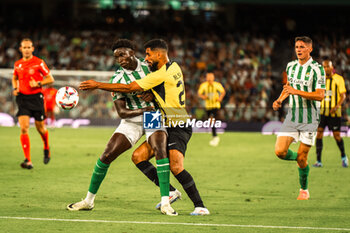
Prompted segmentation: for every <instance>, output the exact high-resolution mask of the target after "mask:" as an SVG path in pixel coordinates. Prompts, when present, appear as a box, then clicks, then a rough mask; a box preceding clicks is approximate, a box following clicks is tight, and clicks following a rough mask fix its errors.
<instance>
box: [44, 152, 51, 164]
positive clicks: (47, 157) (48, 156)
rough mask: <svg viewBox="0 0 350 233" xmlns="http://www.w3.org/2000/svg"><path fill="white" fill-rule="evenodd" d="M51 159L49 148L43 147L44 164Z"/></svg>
mask: <svg viewBox="0 0 350 233" xmlns="http://www.w3.org/2000/svg"><path fill="white" fill-rule="evenodd" d="M50 159H51V153H50V149H44V164H48V163H49V162H50Z"/></svg>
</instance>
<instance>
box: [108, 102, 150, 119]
mask: <svg viewBox="0 0 350 233" xmlns="http://www.w3.org/2000/svg"><path fill="white" fill-rule="evenodd" d="M114 106H115V108H116V109H117V112H118V115H119V116H120V117H121V118H122V119H125V118H130V117H135V116H140V115H142V114H143V112H145V111H153V110H154V108H153V107H152V106H149V107H146V108H140V109H133V110H131V109H128V108H126V100H125V99H117V100H116V101H114Z"/></svg>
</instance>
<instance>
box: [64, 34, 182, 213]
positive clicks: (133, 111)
mask: <svg viewBox="0 0 350 233" xmlns="http://www.w3.org/2000/svg"><path fill="white" fill-rule="evenodd" d="M112 49H113V51H114V56H115V58H116V60H117V62H118V63H119V64H120V67H119V69H117V70H116V72H115V74H114V75H113V77H112V78H111V80H110V82H111V83H124V84H128V83H130V82H133V81H135V80H140V79H142V78H144V77H145V76H146V75H147V74H148V73H149V70H148V65H147V63H146V62H144V61H141V60H140V59H137V58H136V57H135V52H134V50H135V46H134V44H133V43H132V42H131V41H129V40H126V39H119V40H117V41H116V42H115V43H114V45H113V48H112ZM112 96H113V100H114V104H115V107H116V109H117V111H118V114H119V116H120V117H121V118H122V120H121V123H120V125H119V126H118V128H117V129H116V130H115V132H114V134H113V135H112V137H111V139H110V140H109V142H108V144H107V146H106V148H105V151H104V152H103V154H102V155H101V157H100V158H99V159H98V160H97V162H96V165H95V168H94V171H93V174H92V177H91V182H90V186H89V190H88V193H87V196H86V198H85V199H84V200H82V201H80V202H77V203H72V204H69V205H68V206H67V209H68V210H72V211H75V210H91V209H93V207H94V199H95V196H96V193H97V191H98V189H99V187H100V185H101V183H102V181H103V179H104V178H105V176H106V174H107V171H108V168H109V166H110V164H111V163H112V162H113V161H114V160H115V159H116V158H117V157H118V156H119V155H121V154H122V153H123V152H125V151H126V150H128V149H130V148H131V147H132V146H134V145H135V144H136V143H137V141H138V140H139V139H140V138H141V137H142V135H143V134H146V138H147V140H148V142H149V143H150V145H151V146H152V149H153V150H154V151H155V156H158V157H159V156H163V157H166V154H167V152H166V139H167V133H166V131H165V129H164V128H160V129H159V130H154V131H145V130H144V129H143V124H142V123H143V118H142V114H143V112H145V111H153V110H154V105H153V103H151V102H146V101H144V100H143V99H142V98H139V97H138V93H130V94H123V93H118V92H113V93H112ZM138 168H139V169H140V170H141V171H143V172H144V169H147V170H148V171H147V173H145V172H144V173H145V175H146V176H147V177H148V178H149V179H151V180H152V181H153V182H154V183H155V184H157V185H159V186H161V185H162V182H163V183H164V181H162V180H161V179H160V180H159V181H158V177H157V171H156V169H155V168H154V166H153V165H152V164H150V163H148V164H147V167H145V164H143V166H142V168H141V167H139V166H138ZM162 169H163V168H162ZM169 185H170V184H169V176H168V184H167V186H166V187H165V188H167V190H168V196H167V197H166V198H165V199H166V202H168V203H169ZM161 188H162V187H161ZM170 189H172V190H174V191H176V190H175V188H173V187H172V186H170ZM178 193H179V192H178ZM180 195H181V194H180ZM165 214H168V215H175V214H176V212H174V211H173V210H172V212H169V213H168V212H167V213H165Z"/></svg>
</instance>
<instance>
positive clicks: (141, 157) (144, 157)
mask: <svg viewBox="0 0 350 233" xmlns="http://www.w3.org/2000/svg"><path fill="white" fill-rule="evenodd" d="M153 156H154V153H153V150H152V147H151V145H150V144H148V143H147V142H146V141H144V142H143V143H142V144H141V145H140V146H139V147H137V148H136V150H135V151H134V152H133V153H132V156H131V160H132V161H133V162H134V164H138V163H140V162H142V161H148V160H150V159H151V158H152V157H153Z"/></svg>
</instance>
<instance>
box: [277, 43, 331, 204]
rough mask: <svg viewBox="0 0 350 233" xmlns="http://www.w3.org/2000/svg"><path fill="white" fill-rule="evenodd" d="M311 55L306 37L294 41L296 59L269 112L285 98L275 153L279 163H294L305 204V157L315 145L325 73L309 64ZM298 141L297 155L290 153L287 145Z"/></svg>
mask: <svg viewBox="0 0 350 233" xmlns="http://www.w3.org/2000/svg"><path fill="white" fill-rule="evenodd" d="M311 52H312V40H311V39H310V38H309V37H306V36H302V37H296V38H295V53H296V55H297V58H298V59H297V60H295V61H292V62H289V63H288V65H287V69H286V72H287V76H288V79H287V84H286V85H284V86H283V91H282V93H281V95H280V97H279V98H278V99H277V100H276V101H275V102H273V109H274V110H275V111H276V110H278V109H279V108H280V107H281V105H282V102H283V100H285V99H286V98H287V97H288V96H289V109H288V113H287V116H286V119H285V121H284V122H283V125H282V127H281V129H280V132H279V134H278V136H277V141H276V145H275V153H276V155H277V156H278V157H279V158H280V159H283V160H294V161H297V163H298V166H299V168H298V169H299V182H300V186H301V188H300V192H299V196H298V198H297V199H298V200H308V199H309V197H310V194H309V191H308V175H309V170H310V168H309V165H308V162H307V157H308V153H309V151H310V148H311V146H313V145H314V142H315V137H316V131H317V126H318V123H319V110H320V101H322V100H323V98H324V93H325V71H324V69H323V67H322V66H321V65H320V64H318V63H317V62H316V61H313V60H312V57H311V55H310V53H311ZM298 141H300V145H299V149H298V151H297V152H294V151H291V150H290V149H289V146H290V144H291V143H292V142H298Z"/></svg>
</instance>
